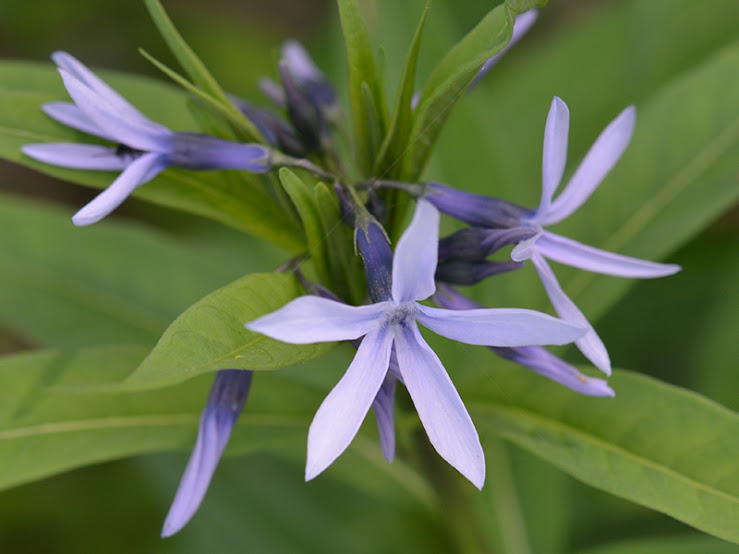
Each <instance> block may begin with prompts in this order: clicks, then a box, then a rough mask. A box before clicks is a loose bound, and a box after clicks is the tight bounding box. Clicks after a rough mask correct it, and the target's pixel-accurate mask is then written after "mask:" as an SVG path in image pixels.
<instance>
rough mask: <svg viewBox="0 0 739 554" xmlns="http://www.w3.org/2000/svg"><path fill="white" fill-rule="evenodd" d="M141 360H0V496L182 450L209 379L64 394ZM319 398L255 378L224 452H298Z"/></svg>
mask: <svg viewBox="0 0 739 554" xmlns="http://www.w3.org/2000/svg"><path fill="white" fill-rule="evenodd" d="M145 354H146V350H142V349H140V348H131V347H104V348H96V349H88V350H80V351H41V352H34V353H30V354H21V355H16V356H11V357H6V358H0V400H1V401H0V488H7V487H10V486H14V485H18V484H21V483H25V482H28V481H32V480H35V479H40V478H42V477H45V476H48V475H53V474H55V473H60V472H62V471H66V470H69V469H71V468H74V467H79V466H82V465H88V464H92V463H96V462H100V461H103V460H110V459H114V458H120V457H124V456H131V455H134V454H140V453H143V452H152V451H160V450H172V449H190V448H191V447H192V445H193V444H194V440H195V433H196V430H197V425H198V419H199V416H200V412H201V410H202V409H203V407H204V405H205V401H206V399H207V395H208V387H209V386H210V381H211V380H210V379H208V378H205V379H196V380H192V381H189V382H187V383H185V384H183V385H179V386H176V387H172V388H167V389H164V390H158V391H150V392H136V393H120V394H107V393H103V394H101V393H94V394H79V393H73V392H69V391H65V390H63V388H64V386H65V385H67V384H70V383H71V384H77V383H80V382H84V383H86V384H87V385H92V384H95V383H98V384H102V383H107V382H111V381H117V380H120V379H123V378H124V376H125V375H126V374H128V373H129V372H130V371H131V369H132V368H133V367H135V366H136V365H137V364H138V363H139V361H140V360H141V359H142V358H143V357H144V355H145ZM321 394H322V393H321V391H317V390H316V389H315V388H311V387H310V386H308V385H305V384H298V383H295V382H290V381H289V380H287V379H285V378H284V377H282V376H280V375H277V374H276V373H275V374H274V375H273V376H266V375H264V376H260V378H259V379H257V378H255V379H254V385H253V387H252V391H251V393H250V396H249V402H248V404H247V408H246V410H245V411H244V413H243V415H242V417H241V418H240V421H239V424H238V425H237V426H236V428H235V430H234V434H233V436H232V438H231V442H230V445H229V450H231V451H240V452H247V451H253V450H255V449H261V448H264V447H269V446H274V447H276V446H279V445H285V444H291V445H295V446H297V445H298V444H300V445H302V443H303V441H304V440H305V430H306V429H307V425H308V424H309V423H310V418H311V416H312V413H313V412H314V411H315V407H316V406H317V405H318V403H319V402H320V398H321Z"/></svg>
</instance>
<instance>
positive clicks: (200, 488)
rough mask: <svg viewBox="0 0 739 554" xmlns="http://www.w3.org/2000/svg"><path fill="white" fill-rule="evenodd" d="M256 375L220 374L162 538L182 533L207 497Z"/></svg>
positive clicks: (236, 371)
mask: <svg viewBox="0 0 739 554" xmlns="http://www.w3.org/2000/svg"><path fill="white" fill-rule="evenodd" d="M251 378H252V372H251V371H248V370H243V369H224V370H221V371H219V372H218V373H217V374H216V377H215V380H214V381H213V386H212V387H211V389H210V396H209V398H208V403H207V404H206V406H205V409H204V410H203V413H202V415H201V416H200V428H199V429H198V439H197V441H196V443H195V448H194V449H193V451H192V454H191V456H190V460H189V461H188V462H187V467H186V468H185V473H184V474H183V475H182V479H181V480H180V485H179V487H178V488H177V494H176V495H175V498H174V501H173V502H172V507H171V508H170V509H169V513H168V514H167V518H166V519H165V521H164V527H163V528H162V537H170V536H172V535H174V534H175V533H177V532H178V531H179V530H180V529H182V528H183V527H184V526H185V525H186V524H187V522H188V521H190V519H191V518H192V516H193V515H195V512H196V511H197V509H198V507H200V503H201V502H202V501H203V497H205V493H206V491H207V490H208V485H209V484H210V480H211V478H212V477H213V473H214V472H215V470H216V467H217V466H218V462H219V461H220V459H221V455H222V454H223V451H224V449H225V448H226V445H227V444H228V439H229V438H230V437H231V430H232V429H233V426H234V424H235V423H236V420H237V419H238V417H239V415H241V411H242V410H243V408H244V404H245V403H246V398H247V396H248V394H249V387H250V386H251Z"/></svg>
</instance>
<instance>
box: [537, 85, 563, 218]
mask: <svg viewBox="0 0 739 554" xmlns="http://www.w3.org/2000/svg"><path fill="white" fill-rule="evenodd" d="M569 130H570V111H569V110H568V109H567V104H565V103H564V102H563V101H562V100H561V99H560V98H558V97H556V96H555V97H554V100H552V107H551V108H549V115H548V116H547V124H546V127H545V129H544V154H543V156H542V162H541V201H540V202H539V207H538V209H537V213H541V214H546V213H547V211H548V210H549V206H550V205H551V204H552V196H554V192H555V191H556V190H557V186H559V182H560V181H561V180H562V174H563V173H564V171H565V163H567V135H568V133H569Z"/></svg>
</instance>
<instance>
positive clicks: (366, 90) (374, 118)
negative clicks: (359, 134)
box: [362, 83, 382, 158]
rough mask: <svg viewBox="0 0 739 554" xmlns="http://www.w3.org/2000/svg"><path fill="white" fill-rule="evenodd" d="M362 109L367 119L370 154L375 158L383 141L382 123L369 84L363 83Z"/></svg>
mask: <svg viewBox="0 0 739 554" xmlns="http://www.w3.org/2000/svg"><path fill="white" fill-rule="evenodd" d="M362 109H363V111H364V116H365V119H366V120H367V143H368V146H367V147H368V148H369V154H368V156H369V157H370V158H374V156H375V155H376V153H377V151H378V150H379V149H380V144H381V143H382V123H381V121H380V112H379V110H378V109H377V104H375V99H374V98H373V95H372V90H371V89H370V86H369V84H367V83H362Z"/></svg>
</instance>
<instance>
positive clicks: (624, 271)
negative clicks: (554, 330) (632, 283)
mask: <svg viewBox="0 0 739 554" xmlns="http://www.w3.org/2000/svg"><path fill="white" fill-rule="evenodd" d="M536 249H537V250H538V251H539V252H541V253H542V254H543V255H544V256H546V257H547V258H550V259H552V260H554V261H555V262H559V263H561V264H565V265H571V266H573V267H579V268H580V269H584V270H586V271H592V272H594V273H604V274H606V275H615V276H616V277H635V278H640V279H649V278H653V277H664V276H666V275H672V274H673V273H677V272H678V271H680V269H682V268H681V267H680V266H679V265H676V264H660V263H657V262H650V261H647V260H640V259H638V258H631V257H629V256H622V255H620V254H614V253H612V252H608V251H606V250H600V249H599V248H594V247H592V246H588V245H587V244H582V243H581V242H577V241H575V240H572V239H568V238H566V237H562V236H560V235H556V234H554V233H550V232H549V231H544V234H543V235H542V236H541V238H540V239H539V240H538V241H537V243H536Z"/></svg>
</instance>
